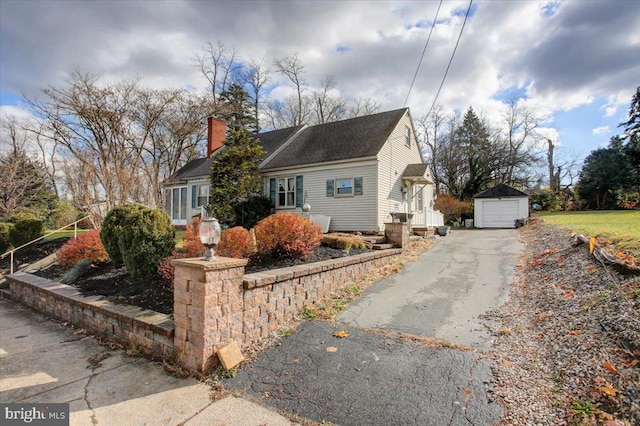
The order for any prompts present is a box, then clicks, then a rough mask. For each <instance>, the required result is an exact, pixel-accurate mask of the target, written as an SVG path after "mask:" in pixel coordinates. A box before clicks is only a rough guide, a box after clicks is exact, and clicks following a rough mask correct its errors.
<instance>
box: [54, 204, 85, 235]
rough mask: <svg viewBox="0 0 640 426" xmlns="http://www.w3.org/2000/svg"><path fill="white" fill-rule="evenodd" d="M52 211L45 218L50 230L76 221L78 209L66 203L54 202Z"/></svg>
mask: <svg viewBox="0 0 640 426" xmlns="http://www.w3.org/2000/svg"><path fill="white" fill-rule="evenodd" d="M52 207H53V210H52V212H51V214H50V215H49V217H48V218H47V223H48V226H49V228H50V229H59V228H62V227H63V226H65V225H69V224H70V223H73V222H75V221H76V220H77V219H78V214H79V212H78V209H76V208H75V207H74V205H73V204H71V203H70V202H68V201H54V203H53V206H52Z"/></svg>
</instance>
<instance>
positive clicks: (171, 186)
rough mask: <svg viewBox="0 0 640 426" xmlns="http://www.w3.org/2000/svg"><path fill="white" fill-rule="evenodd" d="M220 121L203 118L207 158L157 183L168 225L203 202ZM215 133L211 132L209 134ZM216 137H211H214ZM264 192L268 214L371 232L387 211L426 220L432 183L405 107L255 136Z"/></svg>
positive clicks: (182, 221)
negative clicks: (307, 209)
mask: <svg viewBox="0 0 640 426" xmlns="http://www.w3.org/2000/svg"><path fill="white" fill-rule="evenodd" d="M224 130H225V127H224V123H223V122H220V121H218V120H215V119H210V120H209V141H208V146H209V149H208V151H209V156H208V157H207V158H201V159H197V160H194V161H191V162H190V163H188V164H187V165H185V166H184V167H182V168H181V169H180V170H178V172H176V174H175V175H174V176H172V177H171V178H170V179H168V180H167V181H166V182H165V184H164V194H165V206H166V210H167V212H169V214H170V215H171V218H172V220H173V223H174V225H178V226H180V225H186V223H187V220H189V219H190V218H191V217H192V216H194V215H197V214H199V213H200V206H201V205H204V204H207V199H208V194H209V182H208V180H209V174H210V169H211V162H212V160H211V159H212V158H213V156H215V155H216V151H217V149H224V148H223V145H222V143H223V141H224ZM216 135H217V136H216ZM216 137H217V140H215V138H216ZM257 137H258V138H259V140H260V144H261V145H262V146H263V148H264V150H265V151H266V154H265V156H264V159H263V160H262V162H261V164H260V173H261V175H262V176H263V178H264V193H265V195H266V196H268V197H270V198H271V200H272V202H273V205H274V209H275V210H276V211H289V212H294V213H301V212H302V206H303V204H305V203H307V204H309V205H310V206H311V209H312V211H311V213H312V214H314V215H325V216H329V217H330V218H331V219H330V226H329V230H330V231H361V232H366V233H377V232H380V231H383V230H384V223H385V222H390V221H392V216H391V213H412V214H413V219H412V220H411V223H412V225H413V227H424V226H429V225H431V224H430V223H427V219H428V218H430V217H432V213H433V211H432V210H431V209H432V207H433V199H434V198H433V182H432V180H431V177H430V175H429V171H428V167H427V165H426V164H424V161H423V158H422V154H421V152H420V149H419V146H418V144H417V141H416V138H415V132H414V126H413V121H412V119H411V114H410V112H409V109H408V108H402V109H398V110H394V111H387V112H382V113H378V114H373V115H368V116H364V117H357V118H351V119H348V120H342V121H336V122H333V123H326V124H319V125H315V126H306V125H304V126H298V127H290V128H286V129H280V130H274V131H271V132H264V133H260V134H258V135H257Z"/></svg>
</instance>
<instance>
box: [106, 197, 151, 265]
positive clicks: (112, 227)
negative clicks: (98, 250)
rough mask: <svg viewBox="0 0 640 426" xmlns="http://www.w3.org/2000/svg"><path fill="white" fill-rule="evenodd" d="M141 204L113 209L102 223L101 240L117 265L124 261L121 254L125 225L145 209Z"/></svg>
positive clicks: (125, 205)
mask: <svg viewBox="0 0 640 426" xmlns="http://www.w3.org/2000/svg"><path fill="white" fill-rule="evenodd" d="M144 208H145V207H144V206H141V205H139V204H124V205H121V206H118V207H114V208H113V209H111V210H110V211H109V212H108V213H107V215H106V216H105V218H104V221H102V227H101V228H102V229H101V231H100V240H101V241H102V245H103V246H104V249H105V250H106V251H107V253H108V254H109V258H110V259H111V261H112V262H113V263H114V264H115V265H122V264H123V263H124V260H123V258H122V253H121V252H120V242H119V241H120V236H121V235H122V234H123V229H122V227H123V224H124V222H125V220H126V218H127V217H129V215H131V214H133V212H135V211H138V210H141V209H144Z"/></svg>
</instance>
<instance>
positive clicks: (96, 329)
mask: <svg viewBox="0 0 640 426" xmlns="http://www.w3.org/2000/svg"><path fill="white" fill-rule="evenodd" d="M7 278H8V280H9V288H10V291H11V298H12V299H13V300H16V301H18V302H20V303H22V304H24V305H27V306H31V307H32V308H35V309H37V310H38V311H40V312H43V313H45V314H47V315H49V316H52V317H54V318H57V319H59V320H62V321H67V322H69V323H70V324H73V325H74V326H75V327H78V328H82V329H84V330H86V331H87V332H88V333H90V334H93V335H96V336H99V337H101V338H104V339H106V340H108V341H111V342H118V343H120V344H122V345H124V346H125V347H127V348H130V349H134V350H136V351H138V352H141V353H143V354H144V355H146V356H148V357H151V358H158V359H172V358H173V357H174V355H175V354H174V347H173V333H174V326H173V320H172V319H171V317H170V316H169V315H165V314H161V313H159V312H155V311H150V310H148V309H142V308H139V307H137V306H129V305H115V304H113V303H111V302H109V301H108V300H105V299H104V298H103V297H102V296H83V295H82V294H81V293H80V292H79V291H78V290H77V289H75V288H74V287H71V286H68V285H66V284H62V283H59V282H56V281H51V280H48V279H46V278H41V277H38V276H36V275H32V274H28V273H24V272H17V273H15V274H13V275H10V276H8V277H7Z"/></svg>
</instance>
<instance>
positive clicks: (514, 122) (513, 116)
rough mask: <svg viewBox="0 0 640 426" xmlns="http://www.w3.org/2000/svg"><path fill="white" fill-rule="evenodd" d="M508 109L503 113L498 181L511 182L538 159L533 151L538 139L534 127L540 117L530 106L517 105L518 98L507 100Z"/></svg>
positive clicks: (519, 177)
mask: <svg viewBox="0 0 640 426" xmlns="http://www.w3.org/2000/svg"><path fill="white" fill-rule="evenodd" d="M507 106H508V109H507V112H506V113H505V115H504V121H503V122H504V126H505V127H504V142H505V148H506V152H505V158H504V161H503V164H502V165H501V168H500V173H501V176H500V179H499V180H500V182H502V183H507V184H513V183H515V182H516V181H518V180H519V179H521V178H522V176H517V175H518V174H520V175H522V174H526V169H527V168H529V167H530V166H533V165H535V164H537V163H538V162H539V161H540V157H539V155H538V154H537V153H536V151H535V145H536V143H537V141H538V140H539V136H538V135H537V134H536V129H537V128H538V127H539V126H540V119H539V118H538V117H537V116H536V114H535V112H534V111H532V110H531V109H530V108H527V107H523V106H519V105H518V99H517V98H515V97H512V98H511V99H509V100H508V104H507Z"/></svg>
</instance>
